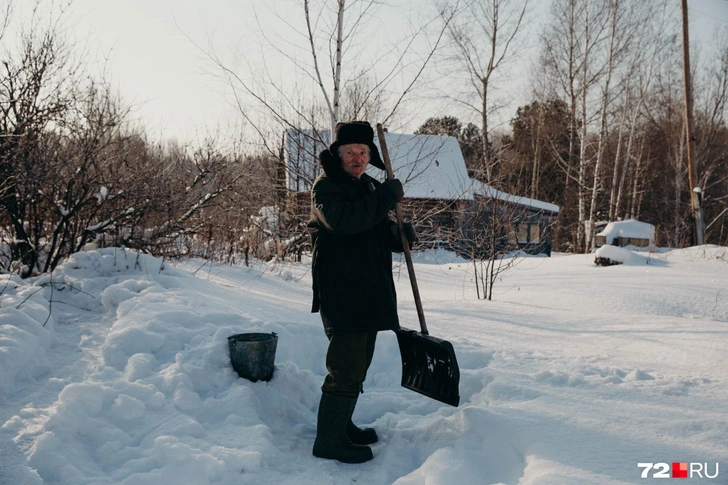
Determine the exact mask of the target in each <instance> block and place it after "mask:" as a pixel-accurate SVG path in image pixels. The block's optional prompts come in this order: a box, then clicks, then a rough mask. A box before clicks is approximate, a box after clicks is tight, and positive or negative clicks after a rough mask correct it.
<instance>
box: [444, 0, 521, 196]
mask: <svg viewBox="0 0 728 485" xmlns="http://www.w3.org/2000/svg"><path fill="white" fill-rule="evenodd" d="M529 8H530V0H519V1H506V0H467V1H466V2H464V4H463V5H462V6H459V5H456V6H455V7H454V8H453V10H452V11H453V12H456V13H455V17H454V19H453V20H452V21H451V22H450V23H449V25H448V34H449V36H450V39H451V40H452V42H453V49H454V55H455V59H456V61H457V64H458V65H459V68H460V69H462V70H463V71H464V72H465V73H466V77H467V82H466V83H465V84H466V86H467V90H466V92H464V93H462V95H448V97H449V98H451V99H453V100H454V101H455V102H457V103H460V104H462V105H464V106H466V107H468V108H469V109H472V110H473V111H474V112H476V113H477V114H478V116H479V118H480V123H481V126H480V131H481V133H482V135H483V136H482V145H481V147H480V159H481V164H482V166H481V167H480V169H479V170H478V173H476V177H477V178H479V179H480V180H482V181H483V182H486V183H492V182H493V177H494V168H495V164H496V153H495V150H494V149H493V146H492V140H491V137H492V134H491V132H492V128H493V127H492V126H491V123H490V115H491V114H493V112H494V111H496V110H497V109H498V108H499V107H498V106H497V105H496V103H495V102H494V97H493V95H492V93H493V90H494V83H495V81H496V73H497V71H499V70H502V69H503V67H504V66H506V65H507V64H508V62H509V61H511V60H512V59H513V58H514V57H515V56H516V55H517V54H518V52H519V51H520V47H521V46H522V39H523V38H524V35H523V34H524V28H525V23H526V15H527V13H528V11H529ZM446 20H447V21H450V18H449V17H448V18H447V19H446ZM473 99H476V100H477V103H476V102H474V101H473Z"/></svg>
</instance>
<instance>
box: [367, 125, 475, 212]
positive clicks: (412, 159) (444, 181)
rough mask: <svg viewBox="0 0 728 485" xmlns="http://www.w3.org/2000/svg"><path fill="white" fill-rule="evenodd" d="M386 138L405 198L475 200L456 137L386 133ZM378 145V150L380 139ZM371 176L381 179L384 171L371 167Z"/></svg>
mask: <svg viewBox="0 0 728 485" xmlns="http://www.w3.org/2000/svg"><path fill="white" fill-rule="evenodd" d="M384 138H385V140H386V141H387V148H388V150H389V158H390V160H391V162H392V170H393V171H394V176H395V177H396V178H398V179H400V180H401V181H402V183H403V185H404V196H405V197H407V198H413V199H414V198H419V199H447V200H454V199H463V200H472V198H473V196H472V193H471V192H470V190H469V188H470V184H471V182H472V181H471V180H470V177H468V171H467V169H466V168H465V161H464V160H463V155H462V152H461V151H460V145H459V144H458V141H457V139H456V138H454V137H452V136H436V135H404V134H397V133H386V134H385V135H384ZM375 144H376V145H377V147H379V139H378V137H375ZM380 152H381V147H380ZM382 156H383V155H382ZM368 173H369V175H372V176H374V177H377V176H378V177H379V178H382V173H383V172H382V171H381V170H379V169H377V168H376V167H372V166H370V167H369V168H368Z"/></svg>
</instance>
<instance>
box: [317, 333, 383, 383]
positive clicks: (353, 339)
mask: <svg viewBox="0 0 728 485" xmlns="http://www.w3.org/2000/svg"><path fill="white" fill-rule="evenodd" d="M328 337H329V350H328V351H327V352H326V369H327V370H328V371H329V374H328V375H327V376H326V379H324V385H323V386H322V387H321V390H322V391H324V392H330V393H332V394H338V395H341V396H348V397H357V396H358V395H359V393H361V392H363V384H364V379H366V377H367V370H369V365H371V363H372V356H373V355H374V344H375V343H376V341H377V332H369V333H351V334H343V335H329V336H328Z"/></svg>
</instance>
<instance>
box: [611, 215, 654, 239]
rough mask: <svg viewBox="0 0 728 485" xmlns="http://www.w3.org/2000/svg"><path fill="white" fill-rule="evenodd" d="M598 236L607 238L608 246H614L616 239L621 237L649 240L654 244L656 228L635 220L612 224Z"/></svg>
mask: <svg viewBox="0 0 728 485" xmlns="http://www.w3.org/2000/svg"><path fill="white" fill-rule="evenodd" d="M597 236H605V237H606V238H607V244H612V242H613V241H614V239H615V238H620V237H625V238H634V239H648V240H649V241H650V244H652V243H653V242H654V240H655V226H653V225H652V224H648V223H646V222H640V221H635V220H634V219H629V220H626V221H616V222H610V223H609V224H607V227H605V228H604V230H603V231H602V232H600V233H599V234H597Z"/></svg>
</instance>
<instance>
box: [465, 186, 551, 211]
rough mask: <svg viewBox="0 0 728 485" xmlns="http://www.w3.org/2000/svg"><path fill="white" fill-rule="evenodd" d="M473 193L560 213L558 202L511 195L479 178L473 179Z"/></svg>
mask: <svg viewBox="0 0 728 485" xmlns="http://www.w3.org/2000/svg"><path fill="white" fill-rule="evenodd" d="M470 190H471V191H472V193H473V194H475V195H482V196H485V197H488V198H490V199H496V200H501V201H503V202H510V203H512V204H518V205H523V206H526V207H532V208H534V209H539V210H544V211H548V212H551V213H553V214H558V213H559V206H558V205H556V204H550V203H548V202H544V201H541V200H536V199H530V198H528V197H520V196H518V195H511V194H509V193H507V192H503V191H502V190H498V189H496V188H493V187H491V186H490V185H487V184H484V183H482V182H480V181H479V180H473V183H472V186H471V188H470Z"/></svg>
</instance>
